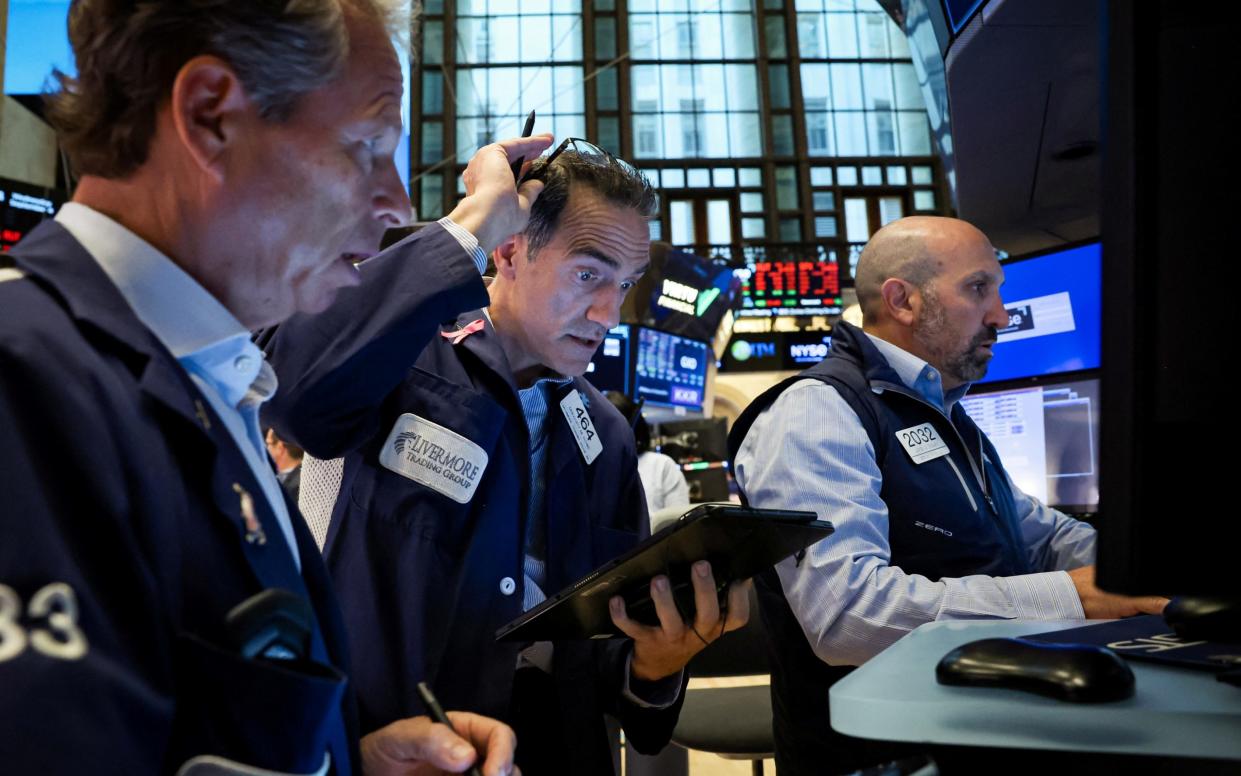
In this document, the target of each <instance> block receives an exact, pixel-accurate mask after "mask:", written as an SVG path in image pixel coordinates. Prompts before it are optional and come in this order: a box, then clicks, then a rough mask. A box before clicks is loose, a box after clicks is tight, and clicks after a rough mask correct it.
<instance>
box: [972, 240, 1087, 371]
mask: <svg viewBox="0 0 1241 776" xmlns="http://www.w3.org/2000/svg"><path fill="white" fill-rule="evenodd" d="M1100 262H1101V254H1100V251H1099V244H1098V243H1089V244H1087V245H1079V246H1076V247H1072V248H1065V249H1060V250H1056V251H1053V252H1051V253H1043V254H1038V255H1035V256H1031V257H1028V258H1021V259H1014V260H1012V261H1008V262H1005V263H1004V265H1003V267H1004V286H1003V287H1002V288H1000V296H1001V298H1003V300H1004V307H1005V308H1006V309H1007V310H1008V321H1009V323H1008V326H1007V327H1005V328H1003V329H1001V330H1000V331H999V341H998V342H996V345H995V357H994V358H993V359H991V365H990V367H989V368H988V369H987V376H986V377H985V378H984V380H983V381H980V382H996V381H999V380H1012V379H1014V378H1020V377H1034V376H1037V375H1050V374H1056V373H1058V372H1072V371H1077V370H1082V369H1097V368H1098V367H1099V337H1100V325H1101V324H1100V318H1101V316H1100V314H1099V310H1100V303H1099V298H1100V293H1101V289H1102V286H1101V275H1100V272H1101V269H1100Z"/></svg>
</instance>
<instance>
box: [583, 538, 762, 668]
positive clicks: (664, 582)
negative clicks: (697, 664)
mask: <svg viewBox="0 0 1241 776" xmlns="http://www.w3.org/2000/svg"><path fill="white" fill-rule="evenodd" d="M691 576H692V577H693V584H694V608H695V610H696V611H695V614H694V622H693V623H686V622H685V621H684V620H683V619H682V618H681V613H680V612H679V611H677V605H676V601H675V600H673V597H672V590H671V589H670V587H669V585H668V578H667V577H665V576H662V575H661V576H658V577H655V578H654V579H652V580H651V600H652V601H653V602H654V603H655V613H656V615H658V617H659V623H660V624H659V625H658V626H654V625H643V624H642V623H640V622H636V621H634V620H631V619H630V618H629V616H628V614H626V612H625V601H624V599H622V598H621V597H620V596H616V597H614V598H613V599H612V600H611V601H609V602H608V605H609V607H610V609H611V614H612V622H613V623H615V625H616V627H617V628H619V629H620V630H621V632H622V633H624V634H625V635H626V636H629V637H630V638H631V639H633V662H632V663H631V664H630V668H631V670H632V671H633V676H634V677H635V678H636V679H640V680H642V681H647V682H653V681H656V680H658V679H663V678H664V677H666V676H672V675H673V674H675V673H676V672H678V671H680V670H681V669H682V668H685V666H686V664H688V663H689V661H690V658H692V657H693V656H694V655H696V654H698V653H699V652H701V651H702V650H703V648H704V647H706V646H707V644H709V643H711V642H712V641H715V640H716V639H718V638H719V637H720V636H723V635H724V634H725V633H727V632H728V631H733V630H736V629H738V628H740V627H741V626H742V625H745V624H746V622H747V621H748V620H749V619H750V585H751V582H750V580H748V579H747V580H745V581H744V582H734V583H732V584H731V585H729V586H728V599H727V607H726V610H725V612H724V615H723V616H721V614H720V603H719V598H718V597H717V596H716V592H715V576H714V575H713V574H712V573H711V564H710V563H708V562H706V561H705V560H701V561H698V562H697V563H695V564H694V567H693V573H692V575H691Z"/></svg>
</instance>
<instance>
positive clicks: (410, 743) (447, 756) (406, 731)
mask: <svg viewBox="0 0 1241 776" xmlns="http://www.w3.org/2000/svg"><path fill="white" fill-rule="evenodd" d="M509 177H510V180H511V178H512V176H511V175H510V176H509ZM448 718H449V719H450V720H452V724H453V727H454V728H456V732H455V733H454V732H453V731H452V730H451V729H449V727H448V726H447V725H441V724H438V723H436V722H432V721H431V719H430V718H429V717H410V718H409V719H402V720H398V721H396V722H393V723H392V724H391V725H388V726H386V727H382V728H380V729H379V730H376V731H375V732H374V733H371V734H370V735H368V736H365V737H363V739H362V744H361V748H362V772H363V773H364V774H365V775H366V776H437V775H438V774H446V773H464V772H465V771H466V769H468V768H469V767H470V766H471V765H473V764H474V763H475V761H476V760H478V758H479V757H483V758H484V759H483V764H482V766H481V768H480V769H479V770H481V771H482V773H483V776H509V775H510V774H515V776H521V770H520V769H519V768H517V767H516V766H514V765H513V751H514V750H515V749H516V748H517V736H516V735H515V734H514V733H513V729H512V728H510V727H509V726H508V725H505V724H504V723H503V722H499V721H497V720H494V719H491V718H489V717H484V716H481V715H478V714H471V713H469V712H463V711H450V712H448Z"/></svg>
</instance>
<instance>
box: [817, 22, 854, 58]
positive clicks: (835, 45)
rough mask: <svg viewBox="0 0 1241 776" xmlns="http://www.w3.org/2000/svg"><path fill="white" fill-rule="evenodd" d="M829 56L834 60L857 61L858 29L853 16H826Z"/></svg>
mask: <svg viewBox="0 0 1241 776" xmlns="http://www.w3.org/2000/svg"><path fill="white" fill-rule="evenodd" d="M826 18H827V20H826V22H825V24H826V27H827V56H829V57H831V58H833V59H857V56H858V43H857V29H856V28H855V27H854V25H853V14H838V13H832V14H827V15H826Z"/></svg>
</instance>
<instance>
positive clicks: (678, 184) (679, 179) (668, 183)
mask: <svg viewBox="0 0 1241 776" xmlns="http://www.w3.org/2000/svg"><path fill="white" fill-rule="evenodd" d="M663 176H664V188H668V189H683V188H685V170H664V173H663Z"/></svg>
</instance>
